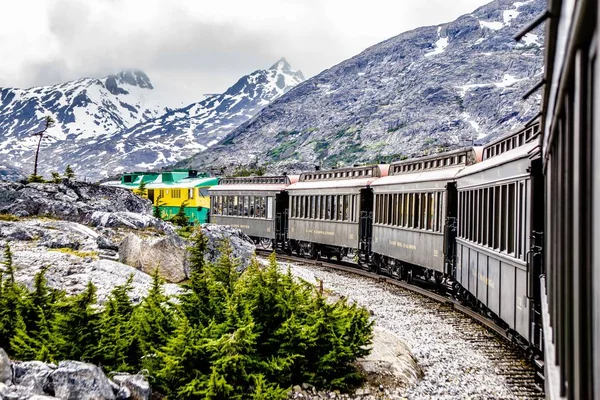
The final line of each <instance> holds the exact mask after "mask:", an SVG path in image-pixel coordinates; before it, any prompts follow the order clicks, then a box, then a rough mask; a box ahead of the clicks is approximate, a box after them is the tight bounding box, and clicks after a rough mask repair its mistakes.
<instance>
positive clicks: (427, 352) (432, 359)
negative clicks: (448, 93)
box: [282, 263, 543, 399]
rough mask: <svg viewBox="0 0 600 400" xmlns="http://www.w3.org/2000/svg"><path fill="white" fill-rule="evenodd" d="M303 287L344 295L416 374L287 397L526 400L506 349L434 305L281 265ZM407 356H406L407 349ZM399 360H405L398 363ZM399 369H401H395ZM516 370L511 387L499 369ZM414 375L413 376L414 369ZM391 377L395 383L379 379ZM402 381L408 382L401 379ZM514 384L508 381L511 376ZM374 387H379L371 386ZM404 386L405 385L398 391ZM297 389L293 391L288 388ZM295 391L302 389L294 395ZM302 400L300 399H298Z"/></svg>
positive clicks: (527, 387) (371, 284)
mask: <svg viewBox="0 0 600 400" xmlns="http://www.w3.org/2000/svg"><path fill="white" fill-rule="evenodd" d="M288 267H289V268H290V269H291V271H292V273H293V274H294V275H295V276H297V277H299V278H302V279H304V280H306V281H308V282H317V279H318V280H322V281H323V285H324V288H325V289H326V290H327V291H328V292H330V293H332V294H334V295H335V296H344V297H346V298H348V299H350V300H351V301H355V302H357V303H358V304H359V305H361V306H364V307H366V308H367V309H369V310H370V311H371V312H372V314H373V318H374V319H375V321H376V327H377V328H378V329H383V330H385V331H388V332H390V334H391V335H394V336H395V337H397V338H398V340H399V341H401V342H402V343H404V346H405V347H406V349H407V350H405V352H404V353H405V354H406V355H408V354H412V355H414V358H415V360H416V362H417V364H418V367H419V368H420V369H422V372H423V376H422V377H421V378H420V379H408V380H406V379H403V375H404V374H406V373H407V371H411V369H410V368H406V367H404V368H400V369H396V368H388V369H387V372H385V373H384V372H383V371H379V373H378V374H375V379H374V380H373V379H370V380H369V382H368V384H367V385H366V386H365V387H363V388H360V389H358V390H357V391H356V392H355V393H354V394H339V393H336V392H323V393H318V392H317V393H312V392H311V391H310V390H298V391H295V392H293V393H291V394H290V398H308V399H318V398H331V399H404V398H407V399H459V398H460V399H463V398H469V399H517V398H519V399H523V398H527V399H531V398H543V396H542V395H541V394H540V393H539V392H536V391H535V390H533V388H532V385H531V380H532V379H533V373H532V372H531V370H530V367H528V366H527V365H526V364H525V362H524V361H523V360H522V359H521V358H520V357H519V356H518V355H515V352H514V350H512V348H511V347H510V346H508V345H506V344H505V343H504V342H501V341H499V340H498V339H497V338H496V337H495V336H494V335H493V334H491V333H490V332H488V331H487V330H485V329H484V328H482V327H481V326H479V325H478V324H476V323H474V322H473V321H472V320H470V319H469V318H467V317H465V316H463V315H462V314H459V313H457V312H455V311H452V310H446V309H443V308H440V307H439V306H438V304H437V303H435V302H434V301H432V300H429V299H427V298H424V297H422V296H417V295H414V294H413V293H410V292H406V291H404V290H401V289H399V288H397V287H392V286H387V285H382V284H380V283H378V282H376V281H374V280H372V279H368V278H364V277H360V276H357V275H352V274H347V273H342V272H337V271H332V270H327V269H325V268H323V267H316V266H313V265H307V264H302V265H300V264H297V263H284V264H282V268H288ZM408 349H410V350H408ZM405 357H407V356H405ZM401 365H405V366H406V365H409V364H407V363H403V364H401ZM515 368H516V369H522V371H523V373H522V375H520V376H519V377H518V379H515V380H516V382H514V381H511V380H512V378H511V377H510V376H508V374H507V370H514V369H515ZM417 372H418V370H417ZM386 375H391V376H394V377H396V379H395V380H385V379H383V377H385V376H386ZM409 376H410V375H409ZM513 378H514V377H513ZM377 379H379V381H378V380H377ZM378 382H381V383H379V385H381V386H379V385H378V384H377V383H378ZM406 382H409V384H408V385H406ZM296 389H298V388H296ZM299 389H302V388H299ZM299 394H301V395H302V397H300V396H299Z"/></svg>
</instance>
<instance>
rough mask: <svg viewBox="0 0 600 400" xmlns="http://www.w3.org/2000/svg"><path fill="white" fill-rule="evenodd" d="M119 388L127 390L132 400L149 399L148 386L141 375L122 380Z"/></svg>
mask: <svg viewBox="0 0 600 400" xmlns="http://www.w3.org/2000/svg"><path fill="white" fill-rule="evenodd" d="M121 388H127V389H129V392H130V393H131V394H130V398H131V399H132V400H148V398H149V397H150V384H148V381H147V380H146V378H145V377H144V376H143V375H141V374H137V375H130V376H128V377H126V378H125V379H123V381H122V383H121Z"/></svg>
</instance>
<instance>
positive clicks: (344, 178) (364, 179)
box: [288, 164, 389, 191]
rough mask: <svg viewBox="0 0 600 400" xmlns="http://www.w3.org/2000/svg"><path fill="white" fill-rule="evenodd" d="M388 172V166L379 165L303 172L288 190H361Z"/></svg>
mask: <svg viewBox="0 0 600 400" xmlns="http://www.w3.org/2000/svg"><path fill="white" fill-rule="evenodd" d="M388 171H389V165H388V164H379V165H364V166H358V167H346V168H339V169H331V170H318V171H309V172H303V173H302V174H301V175H300V180H299V182H297V183H294V184H293V185H290V186H289V187H288V190H290V191H294V190H312V189H317V190H324V189H341V188H363V187H367V186H369V185H370V184H371V183H372V182H374V181H375V180H377V179H379V178H380V177H382V176H387V174H388Z"/></svg>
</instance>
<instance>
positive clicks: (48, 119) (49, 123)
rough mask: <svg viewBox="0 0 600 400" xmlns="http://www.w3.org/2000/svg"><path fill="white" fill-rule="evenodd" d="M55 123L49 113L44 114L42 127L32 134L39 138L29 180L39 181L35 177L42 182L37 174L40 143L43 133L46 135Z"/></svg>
mask: <svg viewBox="0 0 600 400" xmlns="http://www.w3.org/2000/svg"><path fill="white" fill-rule="evenodd" d="M55 123H56V121H55V120H54V118H52V117H51V116H50V115H46V116H45V117H44V123H43V125H42V126H43V129H42V130H41V131H39V132H36V133H34V134H33V136H39V137H40V138H39V140H38V144H37V148H36V150H35V158H34V161H33V174H31V175H30V179H32V180H31V182H40V181H39V180H36V179H41V181H42V182H43V179H42V177H41V176H39V175H38V174H37V167H38V156H39V154H40V146H41V145H42V139H43V138H44V137H45V136H44V135H46V133H47V131H48V129H50V128H52V127H53V126H54V124H55Z"/></svg>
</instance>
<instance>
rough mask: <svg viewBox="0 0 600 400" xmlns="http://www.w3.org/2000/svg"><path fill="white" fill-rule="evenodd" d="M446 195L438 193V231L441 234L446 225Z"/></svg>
mask: <svg viewBox="0 0 600 400" xmlns="http://www.w3.org/2000/svg"><path fill="white" fill-rule="evenodd" d="M443 200H444V193H443V192H438V194H437V230H438V232H441V231H442V229H443V227H444V226H443V223H444V219H443V218H444V201H443Z"/></svg>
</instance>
